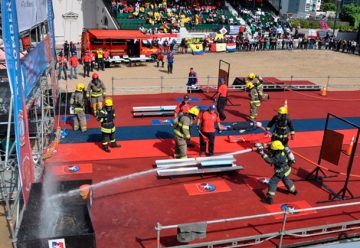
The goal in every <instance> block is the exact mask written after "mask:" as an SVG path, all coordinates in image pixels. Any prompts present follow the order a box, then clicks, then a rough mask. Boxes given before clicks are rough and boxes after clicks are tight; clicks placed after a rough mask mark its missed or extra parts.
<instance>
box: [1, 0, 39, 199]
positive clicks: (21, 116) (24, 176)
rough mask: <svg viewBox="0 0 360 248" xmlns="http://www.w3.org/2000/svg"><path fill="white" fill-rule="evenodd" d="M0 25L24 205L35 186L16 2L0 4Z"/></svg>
mask: <svg viewBox="0 0 360 248" xmlns="http://www.w3.org/2000/svg"><path fill="white" fill-rule="evenodd" d="M1 6H2V24H3V29H2V31H3V33H2V37H3V40H4V51H5V57H6V68H7V74H8V78H9V84H10V88H11V93H12V95H13V98H14V126H15V140H16V151H17V159H18V166H19V175H20V179H21V185H22V191H23V195H24V201H25V204H26V203H27V202H28V198H29V193H30V189H31V185H32V183H33V182H34V165H33V158H32V153H31V148H30V142H29V129H28V119H27V110H26V103H25V97H24V89H23V84H22V79H23V78H22V73H21V65H20V53H19V47H20V46H19V30H18V24H17V16H16V15H14V13H16V4H15V0H2V5H1Z"/></svg>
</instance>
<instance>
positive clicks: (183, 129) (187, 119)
mask: <svg viewBox="0 0 360 248" xmlns="http://www.w3.org/2000/svg"><path fill="white" fill-rule="evenodd" d="M199 112H200V110H199V109H198V108H196V107H192V108H191V109H190V110H189V112H187V113H183V114H182V115H180V116H178V117H177V118H175V120H174V124H173V125H174V137H175V153H174V158H179V159H181V158H187V145H188V141H189V140H190V138H191V135H190V126H191V124H192V122H193V120H195V119H196V117H197V116H198V115H199Z"/></svg>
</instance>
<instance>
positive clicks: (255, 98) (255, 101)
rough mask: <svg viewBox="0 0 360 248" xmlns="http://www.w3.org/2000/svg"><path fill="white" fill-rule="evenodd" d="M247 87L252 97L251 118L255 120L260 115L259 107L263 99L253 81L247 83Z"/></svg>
mask: <svg viewBox="0 0 360 248" xmlns="http://www.w3.org/2000/svg"><path fill="white" fill-rule="evenodd" d="M246 89H247V90H248V91H249V97H250V116H249V120H250V121H253V120H254V119H255V118H256V116H257V115H258V111H259V107H260V105H261V100H260V96H259V93H258V91H257V89H256V88H255V86H254V84H253V83H252V82H247V83H246Z"/></svg>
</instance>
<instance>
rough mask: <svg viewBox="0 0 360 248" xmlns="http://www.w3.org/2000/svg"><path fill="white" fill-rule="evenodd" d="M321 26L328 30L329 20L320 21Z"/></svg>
mask: <svg viewBox="0 0 360 248" xmlns="http://www.w3.org/2000/svg"><path fill="white" fill-rule="evenodd" d="M320 26H321V29H322V30H328V29H329V26H328V24H327V22H325V21H320Z"/></svg>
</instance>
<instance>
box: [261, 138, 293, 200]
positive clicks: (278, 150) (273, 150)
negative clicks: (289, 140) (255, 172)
mask: <svg viewBox="0 0 360 248" xmlns="http://www.w3.org/2000/svg"><path fill="white" fill-rule="evenodd" d="M255 146H256V148H257V151H258V152H259V154H260V155H261V156H262V158H263V159H264V160H265V162H266V163H268V164H272V165H274V170H275V173H274V175H273V176H272V177H271V179H270V181H269V184H268V193H267V195H266V198H265V199H263V200H262V201H263V202H265V203H267V204H272V202H273V199H274V197H275V192H276V189H277V186H278V183H279V182H280V181H282V182H283V183H284V185H285V186H286V188H287V189H288V190H289V191H290V193H291V194H293V195H297V193H298V192H297V190H296V189H295V185H294V183H293V181H292V180H290V179H289V176H290V173H291V167H290V166H289V164H288V158H287V156H286V153H285V151H284V148H285V147H284V145H283V144H282V143H281V141H280V140H274V141H273V142H271V145H270V149H268V151H267V152H265V151H264V147H263V145H262V144H259V143H256V144H255Z"/></svg>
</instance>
